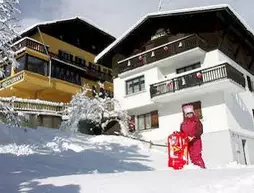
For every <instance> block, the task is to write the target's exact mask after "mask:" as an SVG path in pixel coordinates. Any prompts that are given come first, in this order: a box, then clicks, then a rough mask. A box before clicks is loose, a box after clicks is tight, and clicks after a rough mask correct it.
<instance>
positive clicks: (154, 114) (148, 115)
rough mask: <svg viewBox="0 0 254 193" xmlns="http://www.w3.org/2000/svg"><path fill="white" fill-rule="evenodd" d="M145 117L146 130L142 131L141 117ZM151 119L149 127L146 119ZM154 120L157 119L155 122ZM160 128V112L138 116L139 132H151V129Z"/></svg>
mask: <svg viewBox="0 0 254 193" xmlns="http://www.w3.org/2000/svg"><path fill="white" fill-rule="evenodd" d="M141 116H143V117H144V119H143V121H144V123H143V124H144V129H140V127H139V121H140V117H141ZM148 117H150V125H149V126H147V121H146V119H147V118H148ZM154 118H156V120H155V122H154ZM157 128H159V116H158V110H156V111H151V112H149V113H145V114H140V115H138V116H137V129H138V131H144V130H150V129H157Z"/></svg>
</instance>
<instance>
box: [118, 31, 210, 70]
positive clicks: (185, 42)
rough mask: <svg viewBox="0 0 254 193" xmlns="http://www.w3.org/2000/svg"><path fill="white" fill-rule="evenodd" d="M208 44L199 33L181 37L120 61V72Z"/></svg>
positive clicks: (204, 46)
mask: <svg viewBox="0 0 254 193" xmlns="http://www.w3.org/2000/svg"><path fill="white" fill-rule="evenodd" d="M206 45H207V44H206V42H205V40H203V39H201V38H200V37H199V36H198V35H190V36H187V37H184V38H180V39H178V40H175V41H171V42H168V43H165V44H163V45H161V46H158V47H155V48H152V49H150V50H147V51H145V52H142V53H140V54H137V55H134V56H131V57H129V58H126V59H124V60H121V61H119V62H118V65H119V72H120V73H122V72H126V71H128V70H132V69H134V68H138V67H140V66H143V65H147V64H150V63H152V62H155V61H158V60H162V59H164V58H167V57H170V56H172V55H176V54H178V53H182V52H185V51H187V50H190V49H193V48H196V47H200V48H202V49H205V48H206Z"/></svg>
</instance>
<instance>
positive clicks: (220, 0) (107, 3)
mask: <svg viewBox="0 0 254 193" xmlns="http://www.w3.org/2000/svg"><path fill="white" fill-rule="evenodd" d="M159 1H160V0H20V10H21V12H22V14H21V17H22V19H21V25H22V26H23V27H24V28H25V27H28V26H30V25H32V24H34V23H37V22H40V21H47V20H55V19H60V18H68V17H73V16H82V17H84V18H86V19H88V20H90V21H91V22H92V23H94V24H96V25H98V26H99V27H101V28H103V29H105V31H107V32H109V33H110V34H111V35H113V36H115V37H118V36H120V35H121V34H122V33H124V32H125V31H126V30H127V29H128V28H129V27H131V26H132V25H133V24H134V23H136V21H137V20H139V19H140V18H141V17H142V16H144V15H145V14H147V13H149V12H155V11H157V10H158V5H159ZM225 3H226V4H230V5H231V6H232V7H233V8H234V9H235V10H236V11H237V12H238V13H239V14H240V15H241V16H242V17H243V18H244V19H245V20H246V22H247V23H248V24H249V25H250V26H251V27H252V28H254V0H163V3H162V10H171V9H179V8H187V7H196V6H206V5H213V4H225Z"/></svg>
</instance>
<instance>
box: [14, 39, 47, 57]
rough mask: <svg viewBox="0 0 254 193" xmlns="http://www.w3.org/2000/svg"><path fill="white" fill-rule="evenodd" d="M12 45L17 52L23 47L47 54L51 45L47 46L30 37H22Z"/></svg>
mask: <svg viewBox="0 0 254 193" xmlns="http://www.w3.org/2000/svg"><path fill="white" fill-rule="evenodd" d="M11 47H12V50H13V51H15V52H17V51H19V50H21V49H22V48H30V49H32V50H35V51H37V52H40V53H43V54H47V51H48V49H49V46H45V45H43V44H42V43H41V42H39V41H36V40H34V39H32V38H29V37H25V38H22V39H20V40H19V41H17V42H15V43H14V44H13V45H12V46H11ZM45 49H46V50H45Z"/></svg>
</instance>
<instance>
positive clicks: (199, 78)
mask: <svg viewBox="0 0 254 193" xmlns="http://www.w3.org/2000/svg"><path fill="white" fill-rule="evenodd" d="M222 80H229V81H230V83H229V84H228V82H227V83H226V84H223V82H221V81H222ZM213 82H214V83H216V82H217V83H218V85H214V89H215V90H216V89H229V90H230V91H232V90H233V89H232V88H233V87H231V85H232V83H234V84H233V85H234V86H236V87H238V88H240V89H243V90H244V89H245V77H244V75H243V74H242V73H241V72H239V71H238V70H237V69H235V68H234V67H232V66H231V65H229V64H227V63H225V64H221V65H218V66H214V67H211V68H207V69H203V70H199V71H195V72H192V73H190V74H186V75H183V76H180V77H177V78H173V79H170V80H166V81H162V82H159V83H156V84H152V85H150V95H151V98H156V97H160V96H163V95H167V94H170V93H171V94H173V93H176V92H178V91H182V90H187V89H189V88H192V87H197V86H203V85H208V83H213ZM233 85H232V86H233ZM197 88H198V89H199V90H201V89H202V92H203V93H206V92H210V91H212V90H213V89H212V87H209V86H207V91H206V90H205V88H204V87H202V88H200V87H197ZM191 94H193V93H192V92H189V91H188V95H191Z"/></svg>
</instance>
